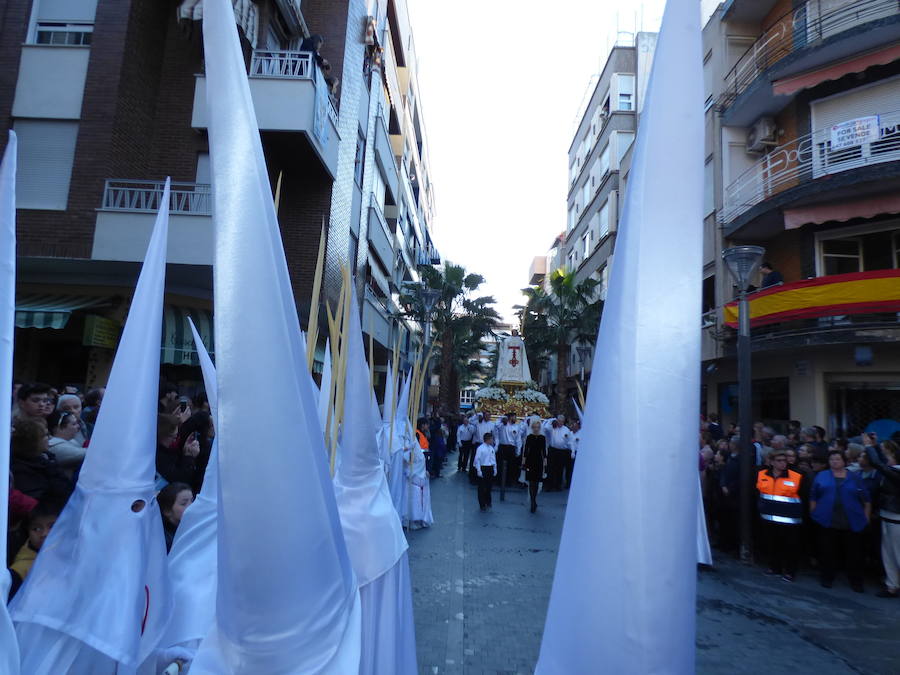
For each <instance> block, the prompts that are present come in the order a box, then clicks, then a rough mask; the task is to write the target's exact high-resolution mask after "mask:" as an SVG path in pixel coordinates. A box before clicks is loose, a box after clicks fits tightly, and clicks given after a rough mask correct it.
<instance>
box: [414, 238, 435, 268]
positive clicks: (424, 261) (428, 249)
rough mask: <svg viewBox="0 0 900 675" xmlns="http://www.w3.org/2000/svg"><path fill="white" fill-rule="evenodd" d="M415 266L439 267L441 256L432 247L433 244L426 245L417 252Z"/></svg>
mask: <svg viewBox="0 0 900 675" xmlns="http://www.w3.org/2000/svg"><path fill="white" fill-rule="evenodd" d="M416 264H417V265H420V266H422V265H440V264H441V254H440V253H438V250H437V249H436V248H435V247H434V244H431V243H429V244H427V245H426V246H423V247H422V248H420V249H419V250H418V256H417V262H416Z"/></svg>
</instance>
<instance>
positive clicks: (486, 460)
mask: <svg viewBox="0 0 900 675" xmlns="http://www.w3.org/2000/svg"><path fill="white" fill-rule="evenodd" d="M483 440H484V442H483V443H482V444H481V445H479V446H478V449H477V450H476V451H475V461H474V462H473V463H474V465H475V473H476V474H478V506H480V507H481V510H482V511H487V510H488V509H489V508H491V483H492V482H493V480H494V474H495V473H496V470H497V458H496V455H495V451H494V435H493V434H492V433H486V434H485V435H484V436H483Z"/></svg>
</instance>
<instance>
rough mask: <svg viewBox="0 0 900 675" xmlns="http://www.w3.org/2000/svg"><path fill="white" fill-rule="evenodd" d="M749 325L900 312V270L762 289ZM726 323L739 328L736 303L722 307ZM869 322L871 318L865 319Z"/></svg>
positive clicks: (833, 321) (841, 321) (839, 321)
mask: <svg viewBox="0 0 900 675" xmlns="http://www.w3.org/2000/svg"><path fill="white" fill-rule="evenodd" d="M749 304H750V327H751V328H758V327H761V326H769V325H773V324H785V323H786V322H792V321H805V320H810V319H816V320H817V321H820V320H824V319H826V318H827V319H828V320H827V321H824V322H823V321H820V323H827V324H828V325H840V326H844V327H846V326H848V325H851V324H853V323H854V319H853V317H855V316H857V315H888V316H893V322H894V323H895V324H896V323H897V312H900V269H889V270H872V271H869V272H854V273H851V274H832V275H829V276H824V277H816V278H814V279H805V280H803V281H794V282H791V283H788V284H779V285H777V286H770V287H768V288H763V289H761V290H759V291H757V292H756V293H753V294H751V295H750V296H749ZM723 314H724V318H725V325H726V326H729V327H730V328H736V327H737V325H738V324H737V322H738V307H737V302H736V301H735V302H730V303H728V304H727V305H725V307H724V310H723ZM866 321H868V319H866Z"/></svg>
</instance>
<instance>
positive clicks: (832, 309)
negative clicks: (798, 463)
mask: <svg viewBox="0 0 900 675" xmlns="http://www.w3.org/2000/svg"><path fill="white" fill-rule="evenodd" d="M703 41H704V79H705V88H706V95H707V99H706V108H707V111H706V123H707V126H706V130H707V135H706V152H707V160H706V187H707V194H706V206H705V211H706V217H705V221H704V224H705V228H706V245H705V251H704V262H705V268H704V276H705V282H704V305H705V307H704V309H705V310H707V313H705V314H704V317H703V326H704V328H703V331H704V337H703V359H704V366H705V367H704V378H703V379H704V388H705V391H704V403H705V407H706V409H707V410H708V411H718V412H719V413H721V414H722V415H723V417H724V418H725V419H726V420H736V418H737V405H736V401H737V377H736V355H735V330H734V329H735V327H736V320H737V312H736V309H735V307H734V304H733V303H732V300H733V298H734V295H735V290H734V288H733V282H732V280H731V279H730V278H728V275H727V272H726V271H725V270H724V268H723V265H722V262H721V250H722V248H724V247H727V246H731V245H736V244H755V245H759V246H763V247H765V249H766V255H765V257H766V259H767V260H769V261H770V262H771V264H772V266H773V267H774V268H775V269H776V270H777V271H778V272H780V274H781V275H782V277H783V283H780V284H777V285H774V286H769V287H767V288H764V289H761V290H759V291H758V292H756V293H754V294H753V295H752V296H751V300H750V307H751V317H752V326H751V328H752V353H753V380H754V381H753V391H754V397H753V398H754V411H753V416H754V418H755V419H762V420H765V421H767V422H769V423H772V424H775V425H779V424H783V423H785V422H786V421H787V420H791V419H798V420H801V421H802V422H804V423H806V424H820V425H822V426H825V427H827V428H828V430H829V431H830V432H831V433H835V432H837V431H838V430H843V431H845V432H846V433H847V434H849V435H853V434H857V433H859V432H860V431H862V430H863V429H865V428H866V427H867V425H869V424H871V423H873V422H876V421H877V420H895V421H896V420H900V327H898V312H900V216H898V214H900V201H898V197H897V190H898V186H900V112H898V111H900V6H898V4H897V3H896V2H886V1H885V0H808V1H804V2H801V1H796V0H795V1H794V2H791V1H790V0H777V1H776V0H729V1H728V2H725V3H722V4H721V5H719V7H718V9H717V10H716V11H715V12H714V13H713V15H712V17H711V18H710V20H709V22H708V23H707V25H706V26H705V28H704V31H703ZM756 285H757V286H761V285H762V280H761V279H760V280H758V281H757V282H756ZM889 426H890V425H888V427H889ZM888 427H885V428H888Z"/></svg>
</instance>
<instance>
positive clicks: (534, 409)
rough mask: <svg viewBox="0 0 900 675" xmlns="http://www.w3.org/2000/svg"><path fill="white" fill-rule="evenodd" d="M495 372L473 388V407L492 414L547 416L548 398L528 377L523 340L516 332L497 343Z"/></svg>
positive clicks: (548, 413) (529, 371) (529, 376)
mask: <svg viewBox="0 0 900 675" xmlns="http://www.w3.org/2000/svg"><path fill="white" fill-rule="evenodd" d="M497 348H498V350H499V355H498V358H497V376H496V377H495V378H493V379H491V380H488V381H487V382H485V384H484V387H483V388H481V389H479V390H478V391H476V392H475V410H476V411H478V412H487V413H490V414H491V415H497V416H500V415H505V414H507V413H511V412H512V413H515V414H516V415H517V416H519V417H525V416H526V415H540V416H541V417H545V418H546V417H549V416H550V411H549V410H548V406H549V405H550V400H549V399H548V398H547V396H546V395H545V394H544V393H543V392H541V391H540V390H539V389H538V385H537V383H536V382H534V380H532V379H531V370H530V369H529V367H528V359H527V358H526V356H525V341H524V340H523V339H522V338H521V337H520V336H519V335H517V334H516V333H515V332H514V333H513V334H512V335H511V336H510V337H508V338H505V339H503V340H502V341H501V342H500V343H499V345H498V347H497Z"/></svg>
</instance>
